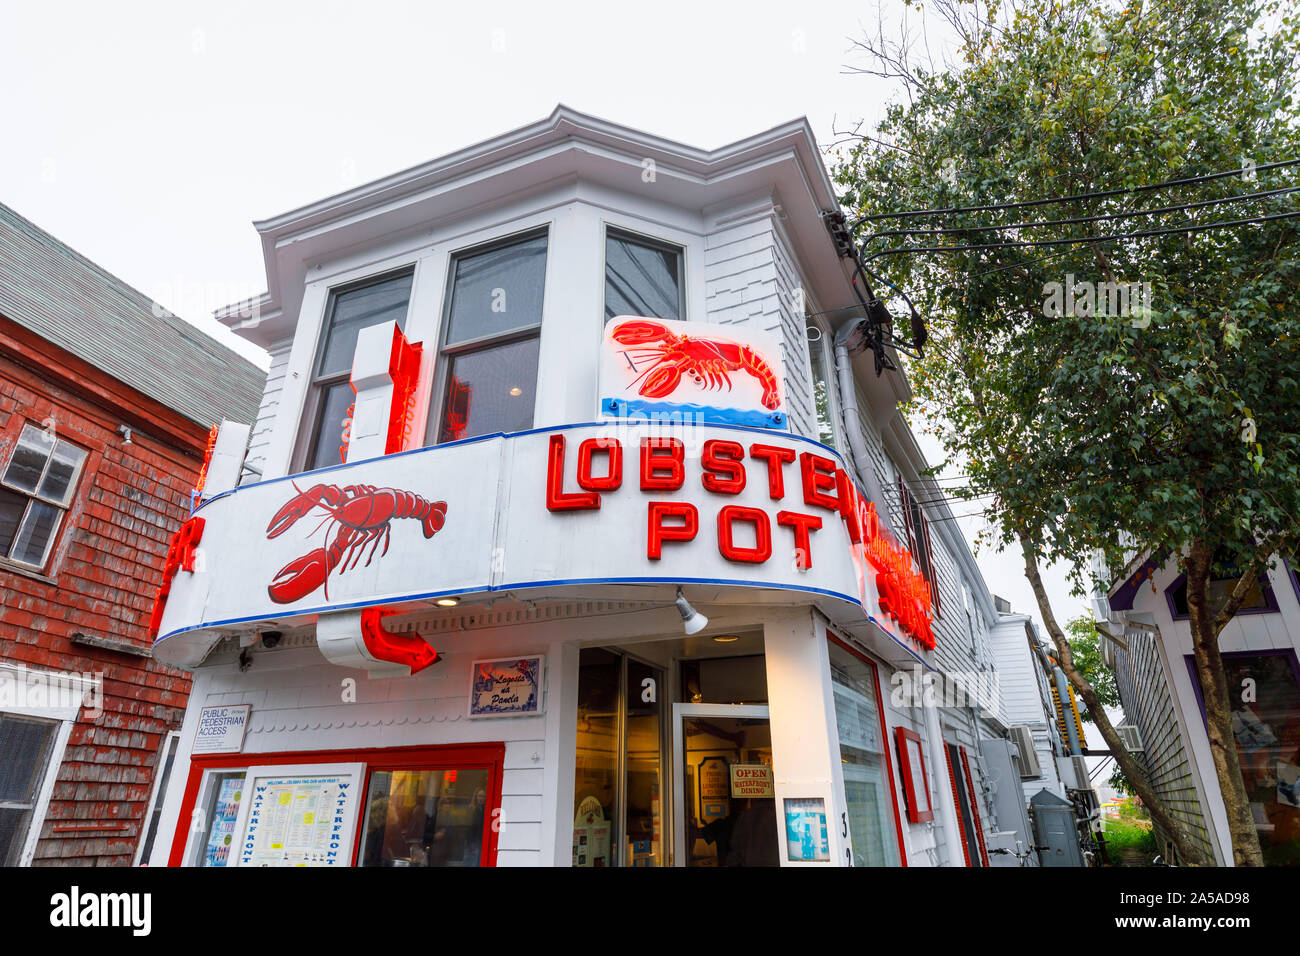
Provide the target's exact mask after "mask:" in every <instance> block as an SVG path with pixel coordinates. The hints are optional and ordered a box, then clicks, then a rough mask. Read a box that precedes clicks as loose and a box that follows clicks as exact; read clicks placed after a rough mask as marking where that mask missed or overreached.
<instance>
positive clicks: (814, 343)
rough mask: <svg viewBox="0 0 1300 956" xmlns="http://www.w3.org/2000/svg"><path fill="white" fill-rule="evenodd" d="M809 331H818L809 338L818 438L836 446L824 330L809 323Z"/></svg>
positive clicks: (826, 443)
mask: <svg viewBox="0 0 1300 956" xmlns="http://www.w3.org/2000/svg"><path fill="white" fill-rule="evenodd" d="M808 329H809V332H814V331H815V332H816V336H815V340H814V337H813V336H812V335H810V336H809V339H808V354H809V357H810V358H811V359H812V377H813V380H812V386H813V401H814V402H815V403H816V406H817V440H818V441H819V442H821V443H822V444H823V445H830V446H831V447H832V448H834V447H835V428H834V426H833V425H832V424H831V390H830V382H829V381H828V380H827V378H826V348H825V344H826V343H825V342H824V341H822V331H821V329H820V328H818V327H817V326H816V325H812V324H811V323H810V324H809V325H808Z"/></svg>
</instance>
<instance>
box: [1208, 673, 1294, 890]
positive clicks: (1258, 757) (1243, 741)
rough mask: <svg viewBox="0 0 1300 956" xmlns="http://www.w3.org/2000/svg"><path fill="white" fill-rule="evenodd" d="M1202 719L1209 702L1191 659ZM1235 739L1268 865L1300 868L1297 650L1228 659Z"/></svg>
mask: <svg viewBox="0 0 1300 956" xmlns="http://www.w3.org/2000/svg"><path fill="white" fill-rule="evenodd" d="M1187 666H1188V669H1189V670H1190V671H1191V674H1192V686H1193V687H1195V688H1196V689H1197V695H1198V697H1199V699H1200V703H1201V717H1202V719H1203V718H1204V716H1205V698H1204V695H1203V694H1202V693H1201V688H1200V682H1199V681H1198V680H1197V678H1196V667H1195V662H1194V660H1193V658H1192V657H1191V656H1190V655H1189V656H1188V657H1187ZM1223 671H1224V675H1225V676H1226V677H1227V683H1228V706H1229V707H1230V708H1231V711H1232V735H1233V738H1234V739H1235V741H1236V744H1237V758H1238V760H1239V761H1240V762H1241V776H1242V780H1243V781H1244V782H1245V784H1246V794H1247V796H1248V797H1249V799H1250V811H1251V814H1252V815H1253V816H1254V818H1255V826H1256V828H1257V829H1258V831H1259V844H1260V848H1261V849H1262V850H1263V853H1264V865H1265V866H1297V865H1300V681H1298V680H1297V674H1298V673H1300V672H1298V671H1297V664H1296V657H1295V654H1294V653H1293V652H1291V651H1276V652H1273V653H1268V652H1260V653H1244V654H1235V653H1229V654H1224V655H1223Z"/></svg>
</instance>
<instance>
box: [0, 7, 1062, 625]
mask: <svg viewBox="0 0 1300 956" xmlns="http://www.w3.org/2000/svg"><path fill="white" fill-rule="evenodd" d="M898 8H899V5H898V4H897V2H896V0H889V2H887V3H886V5H885V7H884V16H885V18H886V19H887V20H888V19H890V18H892V17H893V16H895V13H894V12H893V11H895V10H897V9H898ZM128 11H129V12H128ZM878 19H879V16H878V14H877V11H876V8H875V6H874V5H873V4H871V3H866V4H858V3H852V4H850V3H844V2H842V0H841V2H838V3H825V2H811V0H803V2H799V3H788V2H781V3H775V2H766V0H756V2H747V3H743V4H734V5H726V6H724V5H721V4H714V3H705V2H700V0H695V2H690V3H670V2H656V3H646V4H640V3H634V4H612V3H594V2H591V3H582V4H574V5H571V6H569V7H567V8H566V7H564V6H562V5H560V4H556V3H535V2H534V3H519V4H507V3H501V2H498V0H488V2H481V3H469V4H442V3H422V4H407V3H383V2H366V3H333V2H320V0H316V2H312V3H289V2H275V3H265V2H261V3H241V2H222V3H220V4H217V3H203V4H191V3H180V2H166V3H161V2H160V3H132V4H130V5H129V6H123V5H117V4H104V3H95V4H90V3H81V4H69V3H57V2H42V3H26V4H6V5H4V6H3V7H0V83H3V90H4V92H3V94H0V120H2V121H3V127H2V128H3V130H4V134H5V135H4V142H3V148H0V202H4V203H5V204H7V205H9V206H11V207H13V208H14V209H16V210H17V211H18V212H19V213H20V214H22V215H24V216H26V217H27V218H29V219H31V220H32V221H33V222H35V223H36V224H37V225H39V226H40V227H41V228H43V229H45V230H47V231H48V232H51V233H53V234H54V235H55V236H57V237H58V238H59V239H61V240H63V241H64V242H66V243H67V244H69V245H71V246H72V247H73V248H75V249H77V250H78V251H79V252H81V253H82V254H84V255H86V256H88V257H89V258H90V259H92V260H94V261H95V262H97V263H99V264H100V265H101V266H103V267H104V268H106V269H108V270H109V271H110V272H112V273H114V274H115V275H117V276H119V277H120V278H122V279H123V280H125V281H126V282H128V283H130V284H131V285H134V286H135V287H137V288H138V289H140V290H141V291H143V292H145V293H147V294H149V295H151V296H153V297H154V298H155V299H156V300H158V301H159V302H161V303H162V304H163V305H165V306H167V307H168V308H169V309H171V310H172V311H174V312H175V313H177V314H178V315H181V316H183V317H184V318H186V319H188V320H190V321H192V322H194V323H196V324H198V325H200V326H201V327H202V328H204V329H205V330H207V331H209V332H211V333H212V334H215V335H216V336H217V337H218V338H221V339H222V340H223V341H226V342H228V343H230V344H232V345H236V347H239V348H240V350H241V351H243V352H244V354H246V355H248V356H249V357H250V358H253V359H254V360H255V361H259V363H260V364H262V365H263V367H265V365H266V359H265V356H264V354H261V353H260V350H259V349H256V348H254V347H251V346H249V345H248V343H244V342H242V340H238V339H235V337H234V336H232V335H230V333H228V332H227V331H226V330H225V329H224V328H221V327H220V326H218V325H217V324H216V323H215V322H213V321H212V320H211V318H210V313H211V312H212V310H213V309H215V308H217V307H219V306H221V305H225V304H227V303H229V302H232V301H235V300H237V299H241V298H247V297H249V296H251V295H256V294H258V293H260V292H262V291H263V290H264V289H265V288H266V276H265V271H264V269H263V262H262V256H261V246H260V244H259V242H258V239H257V234H256V232H255V231H254V229H253V227H252V225H251V223H252V221H253V220H254V219H262V218H266V217H268V216H271V215H274V214H276V213H280V212H283V211H286V210H288V209H292V208H294V207H296V206H299V205H302V204H305V203H307V202H311V201H314V200H317V199H320V198H323V197H325V196H328V195H331V194H333V193H337V192H339V191H341V190H343V189H346V188H348V187H350V186H353V185H357V184H360V183H363V182H367V181H370V180H373V179H376V178H378V177H380V176H383V175H386V174H388V173H391V172H394V171H396V170H399V169H403V168H406V167H408V166H413V165H415V164H417V163H421V162H424V161H426V160H429V159H432V158H434V157H436V156H439V155H442V154H444V153H447V152H450V151H452V150H454V149H457V148H460V147H463V146H467V145H470V144H472V143H475V142H478V141H480V140H483V139H486V138H488V137H491V136H493V135H496V134H499V133H502V132H505V131H507V130H510V129H513V128H515V127H518V126H522V125H524V124H526V123H530V122H533V121H535V120H538V119H541V118H543V117H544V116H546V115H547V114H548V113H550V111H551V110H552V109H553V108H554V107H555V105H556V104H557V103H564V104H566V105H568V106H571V107H573V108H574V109H578V110H581V111H583V112H587V113H592V114H594V115H596V116H600V117H603V118H606V119H609V120H612V121H614V122H617V123H621V124H625V125H628V126H632V127H636V128H639V129H643V130H646V131H648V132H650V133H654V134H656V135H660V136H665V137H668V138H670V139H675V140H678V141H680V142H683V143H687V144H690V145H694V146H700V147H706V148H713V147H717V146H721V145H723V144H726V143H729V142H733V141H735V140H737V139H741V138H743V137H745V136H749V135H752V134H753V133H756V132H759V131H761V130H765V129H768V128H770V127H772V126H775V125H777V124H779V123H782V122H785V121H787V120H789V119H791V118H793V117H797V116H803V115H806V116H807V117H808V119H809V121H810V122H811V124H812V127H813V130H814V132H815V133H816V135H817V138H818V141H819V142H820V143H822V144H823V145H826V144H829V143H831V142H832V141H833V140H834V138H835V137H834V135H833V131H834V129H835V127H836V126H837V125H838V126H839V127H841V128H843V127H844V126H846V125H848V124H849V123H851V122H853V121H856V120H858V119H860V118H863V117H866V118H868V119H874V118H876V117H878V116H879V115H880V111H881V109H882V107H883V105H884V103H885V102H886V100H887V99H888V98H889V97H890V96H891V95H892V92H893V91H891V90H890V89H889V88H888V87H886V86H884V85H883V84H882V83H881V82H880V81H878V80H875V79H872V78H868V77H863V76H860V75H853V74H851V73H846V72H845V69H844V68H845V65H846V64H849V63H859V64H860V63H861V62H862V61H861V60H855V59H854V57H853V54H852V53H851V52H850V47H851V43H852V38H853V37H856V36H861V34H862V31H863V30H864V29H872V30H874V29H876V23H877V21H878ZM922 444H923V447H926V448H927V451H928V452H931V453H932V454H934V456H935V460H937V457H938V456H937V450H936V449H934V448H933V445H932V444H931V443H928V442H926V441H925V440H924V439H923V442H922ZM975 507H976V506H974V505H963V504H961V503H960V502H958V503H955V504H954V505H953V510H954V513H956V514H965V513H968V512H970V511H973V510H975ZM979 520H980V519H978V518H976V519H966V520H963V521H961V522H960V524H961V525H962V527H963V531H964V532H965V533H966V535H967V538H968V539H970V538H972V537H973V535H974V533H975V531H976V529H977V526H978V521H979ZM979 560H980V565H981V568H982V569H983V572H984V575H985V578H986V580H987V582H988V585H989V587H990V588H991V589H992V590H993V591H995V592H996V593H998V594H1001V595H1002V596H1004V597H1006V598H1008V599H1009V600H1010V601H1011V603H1012V605H1013V606H1014V607H1015V608H1016V609H1017V610H1034V601H1033V596H1032V592H1031V591H1030V589H1029V587H1028V583H1027V582H1026V581H1025V580H1024V576H1023V571H1022V568H1021V565H1020V563H1019V561H1018V560H1017V559H1015V557H1014V556H1008V555H993V554H987V553H986V554H981V555H980V556H979ZM1050 577H1051V580H1052V591H1053V594H1054V599H1055V601H1056V606H1057V611H1058V615H1059V616H1060V617H1061V618H1062V620H1063V621H1064V620H1065V619H1066V618H1068V617H1072V616H1074V615H1075V614H1076V613H1077V612H1078V611H1080V610H1082V608H1083V605H1082V604H1081V602H1079V601H1077V600H1075V599H1072V598H1069V597H1068V594H1067V593H1066V589H1065V588H1064V585H1063V575H1061V574H1056V573H1053V574H1051V575H1050Z"/></svg>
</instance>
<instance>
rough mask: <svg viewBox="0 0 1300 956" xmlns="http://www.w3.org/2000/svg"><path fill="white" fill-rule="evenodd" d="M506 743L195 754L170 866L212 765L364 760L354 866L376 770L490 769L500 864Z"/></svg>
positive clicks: (488, 837) (489, 831) (487, 848)
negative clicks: (499, 834) (205, 773)
mask: <svg viewBox="0 0 1300 956" xmlns="http://www.w3.org/2000/svg"><path fill="white" fill-rule="evenodd" d="M505 757H506V745H505V744H504V743H485V744H443V745H429V746H417V747H372V748H368V749H364V750H294V751H280V752H277V753H267V754H259V753H240V754H201V755H198V756H192V757H190V774H189V777H188V779H187V780H186V781H185V796H184V797H183V798H182V800H181V813H180V817H179V818H178V819H177V821H176V832H175V834H174V835H173V836H172V849H171V855H170V856H169V858H168V860H167V865H168V866H180V865H181V863H182V860H183V859H184V856H185V845H186V843H187V841H188V839H189V830H190V820H191V818H192V817H193V815H194V805H195V803H196V802H197V801H198V796H199V784H200V783H201V782H202V780H203V774H204V772H205V771H208V770H241V769H244V768H247V767H261V766H267V765H277V764H313V763H320V764H326V763H364V764H365V765H366V780H365V785H364V786H363V787H362V789H361V796H360V801H361V802H360V803H359V804H358V805H357V806H358V813H357V823H356V832H355V833H354V834H353V840H352V859H351V861H349V865H350V866H356V865H357V856H358V854H359V853H360V852H361V828H362V827H363V826H364V825H365V816H366V815H365V812H364V808H365V807H366V806H367V801H368V800H369V796H370V794H369V790H370V774H371V772H372V771H374V770H473V769H486V770H487V771H488V804H487V805H488V812H487V813H485V814H483V842H482V847H483V851H482V852H483V855H482V857H481V859H480V862H481V863H482V865H483V866H496V864H497V836H498V834H497V830H499V829H500V827H497V826H493V824H494V823H495V822H496V821H497V820H498V819H500V816H501V814H500V812H499V811H500V808H501V776H502V771H503V769H504V765H505Z"/></svg>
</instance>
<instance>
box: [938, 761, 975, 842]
mask: <svg viewBox="0 0 1300 956" xmlns="http://www.w3.org/2000/svg"><path fill="white" fill-rule="evenodd" d="M943 759H944V761H945V762H946V763H947V764H948V782H949V783H950V784H952V799H953V801H954V803H955V807H954V809H955V810H956V811H957V833H958V835H959V836H960V837H961V855H962V856H963V857H965V859H966V865H967V866H970V846H969V844H968V842H967V840H966V828H965V827H964V826H962V823H961V794H960V793H959V792H958V791H957V775H956V774H955V773H953V771H952V754H951V752H949V750H948V743H947V741H944V744H943Z"/></svg>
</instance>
